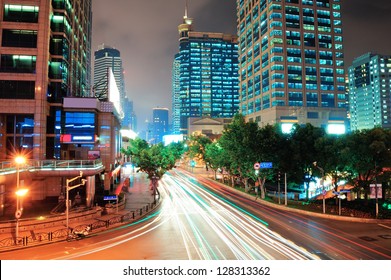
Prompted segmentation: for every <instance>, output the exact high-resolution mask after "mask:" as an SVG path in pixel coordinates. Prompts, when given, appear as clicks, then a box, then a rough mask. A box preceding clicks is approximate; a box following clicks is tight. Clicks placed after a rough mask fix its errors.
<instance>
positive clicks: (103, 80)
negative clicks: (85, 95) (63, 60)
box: [93, 44, 133, 127]
mask: <svg viewBox="0 0 391 280" xmlns="http://www.w3.org/2000/svg"><path fill="white" fill-rule="evenodd" d="M94 54H95V61H94V85H93V89H94V94H95V96H96V97H98V98H99V99H102V100H104V99H105V98H108V96H107V94H108V69H111V71H113V74H114V78H115V82H116V85H117V88H118V91H119V93H120V103H121V107H122V110H123V112H124V118H123V120H122V125H123V126H124V127H128V125H129V123H127V122H126V120H130V119H131V115H132V108H133V107H132V105H131V104H130V103H129V102H128V100H127V99H128V97H127V96H126V90H125V77H124V69H123V67H122V58H121V52H120V51H119V50H117V49H115V48H113V47H110V46H106V45H104V44H103V45H100V46H99V47H98V50H97V51H95V53H94Z"/></svg>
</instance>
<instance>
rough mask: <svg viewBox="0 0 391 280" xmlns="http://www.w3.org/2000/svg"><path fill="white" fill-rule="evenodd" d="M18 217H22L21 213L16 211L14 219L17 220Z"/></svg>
mask: <svg viewBox="0 0 391 280" xmlns="http://www.w3.org/2000/svg"><path fill="white" fill-rule="evenodd" d="M20 217H22V211H21V210H16V212H15V218H16V219H19V218H20Z"/></svg>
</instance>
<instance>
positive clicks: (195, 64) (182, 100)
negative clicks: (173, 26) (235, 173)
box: [174, 12, 239, 135]
mask: <svg viewBox="0 0 391 280" xmlns="http://www.w3.org/2000/svg"><path fill="white" fill-rule="evenodd" d="M178 32H179V37H180V38H179V54H178V55H177V56H176V58H175V59H176V60H179V107H180V133H181V134H185V135H186V134H187V125H188V118H189V117H211V118H231V117H233V116H234V114H235V113H237V112H238V110H239V87H238V83H239V81H238V49H237V48H238V45H237V37H236V36H235V35H230V34H223V33H211V32H196V31H194V30H193V20H192V19H191V18H189V17H187V12H186V14H185V16H184V18H183V23H182V24H180V25H179V26H178ZM176 67H178V66H176ZM174 106H175V104H174ZM174 108H175V107H174Z"/></svg>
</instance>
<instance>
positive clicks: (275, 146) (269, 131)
mask: <svg viewBox="0 0 391 280" xmlns="http://www.w3.org/2000/svg"><path fill="white" fill-rule="evenodd" d="M283 140H284V138H283V137H282V135H281V134H279V133H278V132H277V127H276V126H271V125H266V126H264V127H262V128H260V129H259V130H258V135H257V139H256V142H257V143H258V145H257V158H258V160H259V162H271V163H272V165H273V167H272V168H260V169H259V172H256V173H255V179H256V180H257V181H258V184H259V188H260V191H261V198H263V199H264V198H265V197H266V189H265V183H266V181H267V180H272V179H273V178H274V176H275V173H276V172H278V170H279V169H280V161H281V157H280V155H281V154H282V151H283V150H282V149H283V145H282V144H283V143H284V141H283Z"/></svg>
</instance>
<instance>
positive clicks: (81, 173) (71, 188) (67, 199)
mask: <svg viewBox="0 0 391 280" xmlns="http://www.w3.org/2000/svg"><path fill="white" fill-rule="evenodd" d="M82 176H83V171H80V175H79V176H76V177H74V178H72V179H67V185H66V200H65V206H66V219H67V233H68V232H69V191H70V190H73V189H74V188H77V187H80V186H84V185H85V184H86V181H87V180H86V179H82V180H81V184H77V185H74V186H69V183H71V182H73V181H75V180H77V179H80V178H81V177H82Z"/></svg>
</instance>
